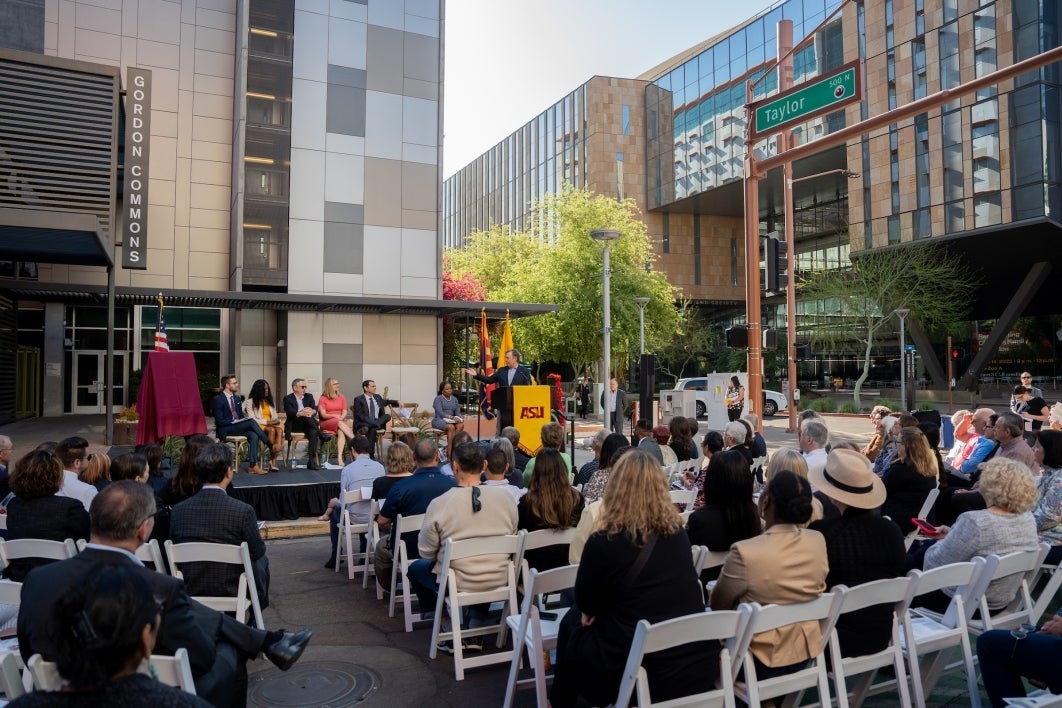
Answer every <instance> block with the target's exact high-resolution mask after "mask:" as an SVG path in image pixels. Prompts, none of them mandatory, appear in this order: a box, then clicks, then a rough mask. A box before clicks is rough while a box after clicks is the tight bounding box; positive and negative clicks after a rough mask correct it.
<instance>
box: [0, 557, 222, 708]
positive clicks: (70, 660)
mask: <svg viewBox="0 0 1062 708" xmlns="http://www.w3.org/2000/svg"><path fill="white" fill-rule="evenodd" d="M56 612H57V615H58V622H57V625H58V626H59V627H63V628H64V629H65V630H66V631H63V632H60V633H59V634H58V635H57V636H56V638H55V641H56V651H57V652H58V653H57V655H56V656H55V657H53V658H54V659H55V663H56V666H57V668H58V669H59V675H60V676H62V677H63V678H64V679H66V681H67V685H66V686H64V687H63V690H62V691H37V692H34V693H28V694H26V695H24V696H22V697H21V698H19V699H17V700H15V701H12V702H11V703H9V704H8V705H11V706H17V707H21V708H75V707H77V708H80V706H153V707H154V708H201V707H205V706H209V705H210V704H209V703H207V702H206V701H204V700H203V699H201V698H199V697H197V696H195V695H192V694H191V693H186V692H184V691H182V690H180V689H178V688H174V687H173V686H167V685H165V684H163V683H160V682H159V681H158V680H157V679H155V678H152V677H151V676H149V675H147V674H142V673H139V668H140V665H141V664H142V663H143V662H144V661H145V660H150V658H151V650H152V649H154V647H155V641H156V639H158V632H159V627H160V625H161V623H162V618H161V616H160V615H159V608H158V604H157V603H156V602H155V598H154V596H153V595H152V593H151V587H150V586H149V585H148V583H147V581H145V580H144V579H143V578H142V577H140V575H138V574H137V573H136V571H135V570H134V569H132V568H130V567H127V566H124V565H101V566H100V568H99V570H97V571H96V572H93V573H91V574H90V575H89V576H88V578H87V579H86V580H85V582H84V583H83V584H82V585H81V586H80V587H78V588H75V589H74V591H73V592H71V593H69V594H68V595H66V596H65V597H63V598H61V599H60V600H59V602H58V604H57V606H56Z"/></svg>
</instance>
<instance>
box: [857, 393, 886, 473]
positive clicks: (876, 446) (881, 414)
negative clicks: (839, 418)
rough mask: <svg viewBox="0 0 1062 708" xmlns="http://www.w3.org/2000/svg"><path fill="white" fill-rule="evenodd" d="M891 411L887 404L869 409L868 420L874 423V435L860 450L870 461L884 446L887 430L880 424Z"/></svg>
mask: <svg viewBox="0 0 1062 708" xmlns="http://www.w3.org/2000/svg"><path fill="white" fill-rule="evenodd" d="M890 413H891V411H890V410H889V409H888V407H887V406H874V407H873V408H872V409H871V410H870V422H871V423H872V424H873V425H874V437H872V438H871V439H870V442H869V443H867V445H866V447H864V448H863V449H862V450H860V452H862V453H863V454H864V455H866V456H867V459H868V460H870V461H871V462H873V461H874V458H876V457H877V456H878V453H879V452H881V448H883V447H884V446H885V439H886V437H887V436H888V431H886V430H885V426H883V425H882V424H881V421H882V420H883V419H884V418H886V417H887V416H888V415H889V414H890Z"/></svg>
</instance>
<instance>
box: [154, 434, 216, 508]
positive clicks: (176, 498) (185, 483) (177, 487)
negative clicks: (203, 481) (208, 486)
mask: <svg viewBox="0 0 1062 708" xmlns="http://www.w3.org/2000/svg"><path fill="white" fill-rule="evenodd" d="M213 444H214V439H213V438H211V437H210V436H209V435H193V436H192V437H190V438H188V441H187V442H185V444H184V450H182V451H181V460H180V462H178V463H177V473H176V474H175V475H173V477H172V478H171V479H170V483H169V484H168V485H167V486H166V488H165V489H164V490H163V491H162V494H161V495H159V498H160V499H161V500H162V503H163V504H165V505H166V506H176V505H177V504H180V503H181V502H183V501H184V500H185V499H191V498H192V496H194V495H195V493H196V492H198V491H199V487H200V486H201V485H200V483H199V477H198V476H197V475H196V473H195V456H196V455H198V454H199V451H200V450H202V449H203V448H204V447H206V446H207V445H213Z"/></svg>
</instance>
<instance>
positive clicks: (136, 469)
mask: <svg viewBox="0 0 1062 708" xmlns="http://www.w3.org/2000/svg"><path fill="white" fill-rule="evenodd" d="M150 474H151V472H150V467H149V466H148V461H147V458H146V457H145V456H144V455H142V454H140V453H139V452H127V453H125V454H124V455H119V456H118V457H116V458H114V461H113V462H111V479H112V480H114V481H115V482H117V481H119V480H122V479H131V480H133V481H134V482H143V483H145V484H146V483H147V480H148V476H149V475H150Z"/></svg>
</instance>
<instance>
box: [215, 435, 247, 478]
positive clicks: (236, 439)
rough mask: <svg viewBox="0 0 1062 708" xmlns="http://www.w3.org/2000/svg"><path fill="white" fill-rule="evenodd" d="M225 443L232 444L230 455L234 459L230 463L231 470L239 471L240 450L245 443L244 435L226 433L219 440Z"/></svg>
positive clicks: (245, 437)
mask: <svg viewBox="0 0 1062 708" xmlns="http://www.w3.org/2000/svg"><path fill="white" fill-rule="evenodd" d="M220 442H222V443H223V444H225V445H232V457H233V459H234V460H235V461H234V462H233V464H232V470H233V471H234V472H239V471H240V450H242V449H243V448H244V446H245V445H247V436H246V435H226V436H225V437H224V438H222V440H221V441H220Z"/></svg>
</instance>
